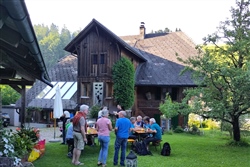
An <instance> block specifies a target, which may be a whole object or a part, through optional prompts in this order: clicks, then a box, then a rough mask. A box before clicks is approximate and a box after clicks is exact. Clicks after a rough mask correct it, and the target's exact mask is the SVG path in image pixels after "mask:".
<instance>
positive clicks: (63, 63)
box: [16, 55, 77, 110]
mask: <svg viewBox="0 0 250 167" xmlns="http://www.w3.org/2000/svg"><path fill="white" fill-rule="evenodd" d="M49 76H50V78H51V80H52V82H59V81H62V82H76V81H77V57H75V56H73V55H68V56H65V57H63V58H62V59H61V60H59V62H58V63H57V64H56V65H55V66H54V67H53V68H52V69H50V70H49ZM46 86H47V85H46V84H44V83H43V82H41V81H37V82H36V83H35V84H34V85H33V86H32V88H31V89H29V90H28V91H27V93H26V106H27V107H40V108H44V109H52V108H53V106H54V99H39V98H36V96H37V95H38V94H39V93H40V92H41V91H42V90H43V89H44V88H45V87H46ZM76 101H77V97H76V93H75V94H74V95H73V96H72V98H71V99H63V109H67V110H72V109H74V108H75V107H76V106H77V104H76ZM16 107H21V99H19V100H18V101H17V102H16Z"/></svg>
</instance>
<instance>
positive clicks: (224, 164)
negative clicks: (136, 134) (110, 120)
mask: <svg viewBox="0 0 250 167" xmlns="http://www.w3.org/2000/svg"><path fill="white" fill-rule="evenodd" d="M244 138H245V139H246V140H247V141H248V142H250V136H249V135H248V136H246V137H244ZM114 139H115V135H114V134H113V133H111V142H110V147H109V155H108V161H107V166H113V155H114ZM166 141H167V142H169V143H170V145H171V148H172V151H171V155H170V156H169V157H164V156H161V155H160V149H159V147H158V148H157V151H156V150H155V148H154V147H153V146H151V147H150V150H151V152H152V153H153V156H150V155H147V156H137V161H138V166H139V167H165V166H168V167H180V166H182V167H211V166H213V167H238V166H242V167H243V166H244V167H246V166H250V160H249V158H250V147H230V146H226V143H227V142H228V141H229V137H228V136H227V135H225V134H222V133H220V132H219V131H205V132H204V135H203V136H196V135H191V134H185V133H181V134H176V133H173V134H167V133H166V134H164V135H163V142H162V145H163V143H164V142H166ZM128 153H129V150H128V151H127V154H128ZM66 154H67V146H66V145H60V144H59V143H47V144H46V151H45V154H44V156H43V157H40V158H39V159H38V160H36V161H35V162H34V163H33V164H34V166H35V167H51V166H53V167H70V166H73V165H71V159H69V158H67V157H66ZM98 154H99V146H85V150H84V151H83V153H82V155H81V158H80V161H81V162H84V163H85V165H84V166H86V167H95V166H97V165H96V164H97V158H98Z"/></svg>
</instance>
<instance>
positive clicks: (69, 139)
mask: <svg viewBox="0 0 250 167" xmlns="http://www.w3.org/2000/svg"><path fill="white" fill-rule="evenodd" d="M72 120H73V119H72V118H71V119H70V123H68V124H67V125H66V131H67V132H66V142H67V144H68V145H69V146H70V150H69V152H68V155H67V156H68V157H69V158H72V156H73V150H74V138H73V124H72Z"/></svg>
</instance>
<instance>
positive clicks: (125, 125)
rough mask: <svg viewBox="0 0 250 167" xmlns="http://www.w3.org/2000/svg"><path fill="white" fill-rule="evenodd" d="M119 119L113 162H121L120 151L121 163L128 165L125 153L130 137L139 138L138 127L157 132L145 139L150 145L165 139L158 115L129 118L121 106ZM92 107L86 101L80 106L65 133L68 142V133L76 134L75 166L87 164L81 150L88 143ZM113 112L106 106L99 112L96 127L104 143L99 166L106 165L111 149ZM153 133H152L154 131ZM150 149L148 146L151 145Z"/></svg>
mask: <svg viewBox="0 0 250 167" xmlns="http://www.w3.org/2000/svg"><path fill="white" fill-rule="evenodd" d="M117 108H118V111H117V114H116V115H117V119H116V123H115V127H114V132H115V135H116V139H115V144H114V157H113V165H114V166H116V165H118V157H119V151H120V149H121V154H120V166H125V156H126V147H127V139H128V138H134V139H135V138H137V136H136V134H135V133H134V132H135V130H136V129H137V128H146V129H147V130H148V131H149V132H152V133H154V134H155V135H148V136H145V139H144V140H143V141H144V142H145V144H146V145H147V146H148V145H149V143H150V142H154V141H156V140H161V134H162V133H161V128H160V126H159V125H158V124H157V123H156V121H155V119H154V118H149V117H144V118H143V119H142V117H141V116H137V118H135V117H131V118H130V119H128V118H127V115H126V112H125V111H124V110H122V108H121V107H120V105H118V106H117ZM88 109H89V106H87V105H85V104H83V105H81V106H80V110H79V112H78V113H77V114H76V115H75V116H74V117H73V118H72V119H71V122H72V123H70V125H69V126H68V127H67V134H66V135H65V142H66V141H67V142H68V138H67V135H68V133H71V135H72V134H73V139H72V140H71V142H74V148H73V151H72V152H73V155H72V161H71V163H72V164H74V165H83V163H82V162H80V161H79V158H80V155H81V151H82V150H83V149H84V145H85V143H86V142H87V136H86V133H87V131H86V130H87V122H86V116H87V114H88V112H89V111H88ZM108 117H109V111H108V109H107V107H103V108H102V110H101V111H100V112H99V113H98V120H97V122H96V127H95V128H96V130H97V132H98V141H99V143H100V152H99V156H98V161H97V166H102V167H105V166H106V161H107V157H108V149H109V142H110V132H111V131H112V129H113V127H112V122H111V120H110V119H109V118H108ZM150 134H151V133H150ZM147 149H148V147H147Z"/></svg>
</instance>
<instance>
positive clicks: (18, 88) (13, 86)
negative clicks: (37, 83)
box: [9, 85, 22, 94]
mask: <svg viewBox="0 0 250 167" xmlns="http://www.w3.org/2000/svg"><path fill="white" fill-rule="evenodd" d="M9 86H10V87H12V88H13V89H14V90H15V91H17V92H18V93H19V94H21V93H22V92H21V91H22V89H21V88H20V87H19V86H17V85H9Z"/></svg>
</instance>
